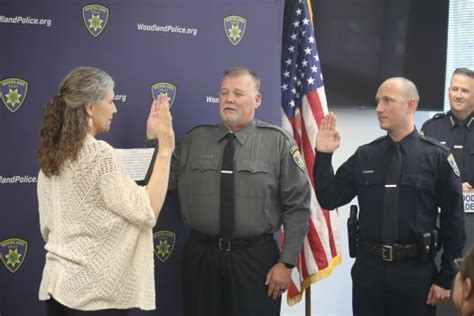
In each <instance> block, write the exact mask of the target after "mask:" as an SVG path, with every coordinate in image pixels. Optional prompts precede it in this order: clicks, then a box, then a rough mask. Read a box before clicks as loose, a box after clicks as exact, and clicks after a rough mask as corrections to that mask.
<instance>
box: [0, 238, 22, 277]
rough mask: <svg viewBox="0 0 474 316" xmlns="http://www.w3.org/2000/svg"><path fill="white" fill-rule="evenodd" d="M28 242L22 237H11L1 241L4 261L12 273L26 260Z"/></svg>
mask: <svg viewBox="0 0 474 316" xmlns="http://www.w3.org/2000/svg"><path fill="white" fill-rule="evenodd" d="M27 250H28V242H27V241H26V240H23V239H20V238H9V239H5V240H2V241H0V251H1V256H2V262H3V264H4V266H5V268H7V270H8V271H10V272H11V273H15V272H17V271H18V269H20V267H21V265H22V264H23V262H24V261H25V258H26V252H27Z"/></svg>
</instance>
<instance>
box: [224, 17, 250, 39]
mask: <svg viewBox="0 0 474 316" xmlns="http://www.w3.org/2000/svg"><path fill="white" fill-rule="evenodd" d="M246 28H247V20H246V19H245V18H243V17H241V16H238V15H230V16H226V17H225V18H224V30H225V35H226V36H227V38H228V39H229V41H230V43H231V44H232V45H234V46H237V44H239V42H240V40H241V39H242V38H243V37H244V34H245V29H246Z"/></svg>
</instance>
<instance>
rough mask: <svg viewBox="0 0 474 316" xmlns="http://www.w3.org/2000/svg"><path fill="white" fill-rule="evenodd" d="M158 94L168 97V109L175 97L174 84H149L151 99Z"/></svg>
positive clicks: (154, 98)
mask: <svg viewBox="0 0 474 316" xmlns="http://www.w3.org/2000/svg"><path fill="white" fill-rule="evenodd" d="M159 95H164V96H166V97H167V98H168V101H169V103H170V109H171V107H172V106H173V103H174V100H175V99H176V86H175V85H173V84H171V83H169V82H158V83H155V84H154V85H152V86H151V96H152V98H153V100H156V98H157V97H158V96H159Z"/></svg>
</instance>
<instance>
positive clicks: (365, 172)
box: [362, 170, 374, 174]
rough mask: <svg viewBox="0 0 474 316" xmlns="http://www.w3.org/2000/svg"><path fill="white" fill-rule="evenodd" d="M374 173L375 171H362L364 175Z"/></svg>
mask: <svg viewBox="0 0 474 316" xmlns="http://www.w3.org/2000/svg"><path fill="white" fill-rule="evenodd" d="M367 173H374V170H362V174H367Z"/></svg>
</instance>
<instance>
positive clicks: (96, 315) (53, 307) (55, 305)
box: [44, 297, 128, 316]
mask: <svg viewBox="0 0 474 316" xmlns="http://www.w3.org/2000/svg"><path fill="white" fill-rule="evenodd" d="M44 303H45V307H46V315H47V316H127V315H128V309H102V310H98V311H79V310H75V309H72V308H69V307H66V306H64V305H62V304H61V303H59V302H58V301H56V300H55V299H54V298H52V297H51V299H49V300H47V301H45V302H44Z"/></svg>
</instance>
